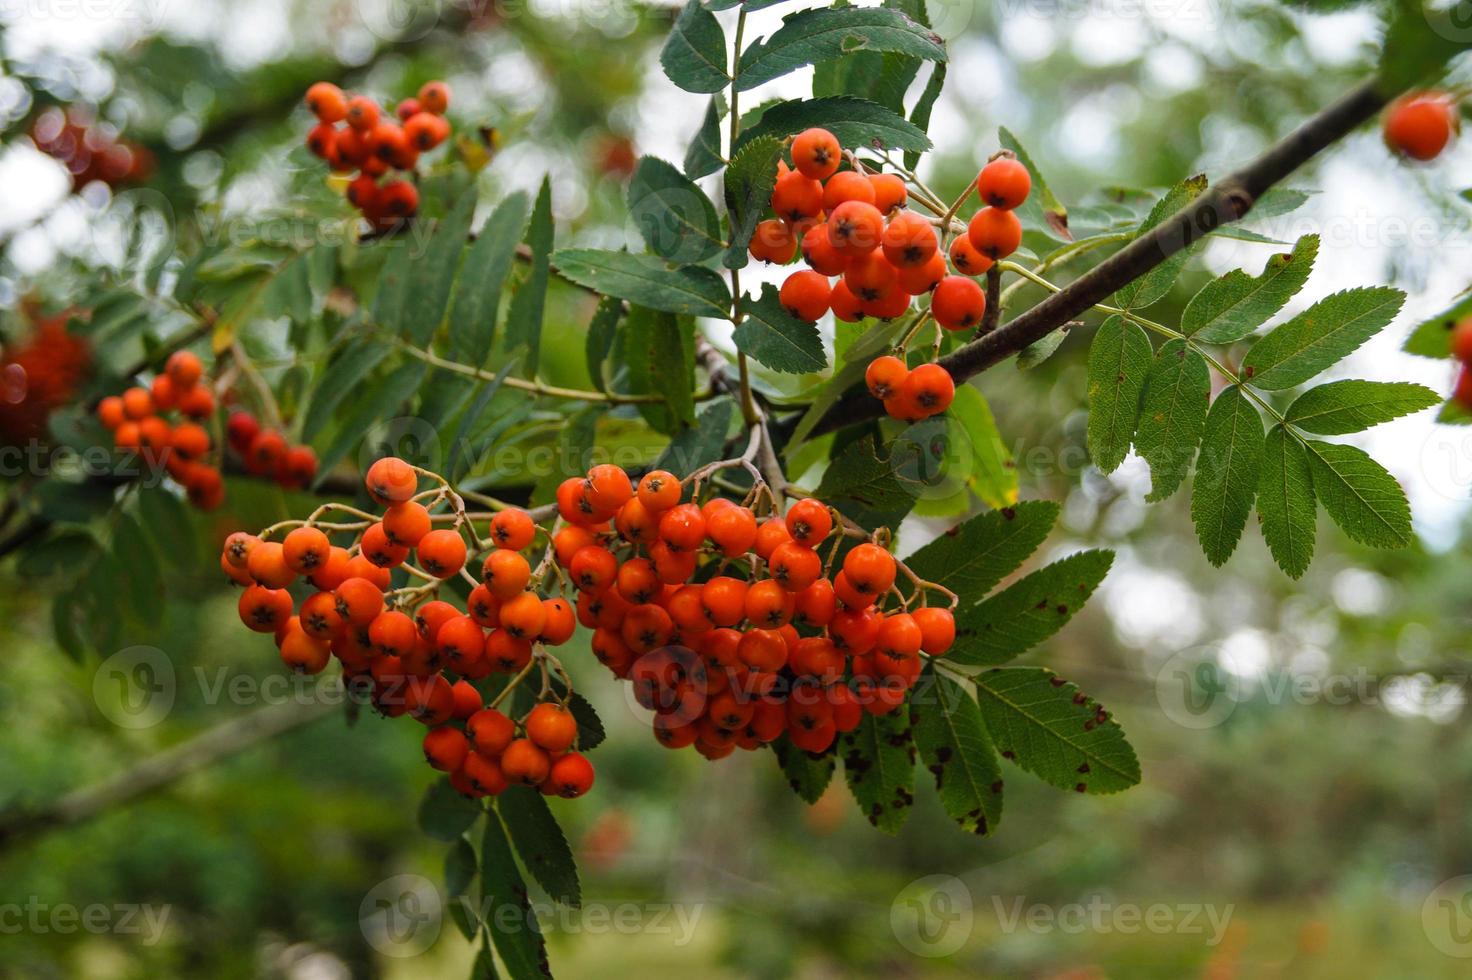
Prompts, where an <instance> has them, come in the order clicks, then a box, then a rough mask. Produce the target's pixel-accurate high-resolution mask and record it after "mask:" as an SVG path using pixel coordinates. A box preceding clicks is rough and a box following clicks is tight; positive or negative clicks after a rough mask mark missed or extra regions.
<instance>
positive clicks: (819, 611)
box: [792, 578, 838, 626]
mask: <svg viewBox="0 0 1472 980" xmlns="http://www.w3.org/2000/svg"><path fill="white" fill-rule="evenodd" d="M795 600H796V604H795V606H794V607H793V611H792V619H793V622H795V623H798V624H801V625H806V626H827V625H828V622H829V620H831V619H832V618H833V614H834V613H835V612H837V611H838V598H837V596H835V595H834V592H833V583H832V582H830V581H828V580H827V579H826V578H820V579H818V580H817V581H815V582H814V583H813V584H812V585H809V586H808V587H807V588H805V589H803V590H802V591H801V592H799V593H797V595H796V596H795Z"/></svg>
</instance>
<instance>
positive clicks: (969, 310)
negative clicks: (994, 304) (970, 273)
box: [930, 276, 986, 330]
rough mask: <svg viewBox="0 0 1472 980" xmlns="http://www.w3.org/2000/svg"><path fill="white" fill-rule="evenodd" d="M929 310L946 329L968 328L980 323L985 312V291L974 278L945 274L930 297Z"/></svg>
mask: <svg viewBox="0 0 1472 980" xmlns="http://www.w3.org/2000/svg"><path fill="white" fill-rule="evenodd" d="M930 312H931V313H932V314H933V315H934V316H935V322H936V323H938V324H940V325H941V326H942V327H944V328H945V329H947V330H966V329H969V328H971V327H974V326H977V325H978V324H980V323H981V318H982V316H983V315H984V314H985V313H986V293H985V292H984V291H983V290H982V288H981V284H980V283H978V282H977V281H976V280H975V279H968V278H967V277H966V276H946V277H945V278H944V279H942V280H941V281H940V285H938V286H936V287H935V295H934V296H932V297H931V298H930Z"/></svg>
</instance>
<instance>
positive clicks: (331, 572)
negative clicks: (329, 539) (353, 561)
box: [307, 545, 349, 592]
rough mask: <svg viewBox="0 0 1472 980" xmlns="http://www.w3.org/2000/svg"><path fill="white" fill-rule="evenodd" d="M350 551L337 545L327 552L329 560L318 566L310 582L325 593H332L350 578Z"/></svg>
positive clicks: (309, 578) (309, 577) (310, 576)
mask: <svg viewBox="0 0 1472 980" xmlns="http://www.w3.org/2000/svg"><path fill="white" fill-rule="evenodd" d="M348 561H349V556H348V550H347V549H346V548H339V547H337V546H336V545H334V546H333V547H331V548H329V549H328V550H327V560H326V561H325V562H323V563H322V564H321V565H320V566H318V567H317V568H316V569H315V570H314V571H313V572H312V574H311V575H309V576H307V578H308V580H309V581H310V582H311V583H312V584H313V585H315V586H316V587H317V588H319V589H321V590H322V591H324V592H331V591H332V590H334V589H336V588H337V587H338V586H339V585H341V584H342V583H343V582H345V581H347V578H348Z"/></svg>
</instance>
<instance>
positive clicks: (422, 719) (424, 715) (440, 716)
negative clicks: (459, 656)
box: [404, 674, 455, 727]
mask: <svg viewBox="0 0 1472 980" xmlns="http://www.w3.org/2000/svg"><path fill="white" fill-rule="evenodd" d="M404 706H405V707H406V708H407V709H408V711H409V714H410V715H411V716H412V717H413V718H414V720H415V721H417V722H419V723H420V724H423V725H429V726H431V727H433V726H435V725H443V724H444V723H445V722H447V721H449V720H450V719H451V718H452V717H454V715H455V693H454V691H452V690H451V689H450V682H449V681H447V680H446V679H445V677H444V675H443V674H434V675H431V676H429V677H414V678H413V679H412V680H410V681H409V682H408V684H407V685H405V688H404Z"/></svg>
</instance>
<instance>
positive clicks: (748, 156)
mask: <svg viewBox="0 0 1472 980" xmlns="http://www.w3.org/2000/svg"><path fill="white" fill-rule="evenodd" d="M782 153H783V144H782V141H781V140H779V139H777V137H775V136H762V137H759V138H757V139H754V140H752V141H751V142H750V143H748V144H747V145H746V146H744V147H742V148H741V150H740V152H737V153H733V154H731V162H730V164H729V165H728V166H727V167H726V174H725V178H724V188H725V198H726V216H727V221H728V223H729V225H730V230H731V242H730V247H729V248H728V249H727V250H726V257H725V259H724V260H723V263H724V265H725V266H726V268H728V269H742V268H745V267H746V258H747V257H746V247H747V245H749V244H750V243H751V236H752V233H753V232H754V231H756V226H757V223H758V222H759V221H761V218H762V215H763V214H764V213H766V210H767V208H768V207H769V206H770V204H771V200H772V188H773V187H775V186H776V185H777V161H779V160H781V159H782Z"/></svg>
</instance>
